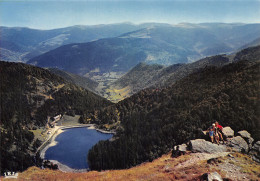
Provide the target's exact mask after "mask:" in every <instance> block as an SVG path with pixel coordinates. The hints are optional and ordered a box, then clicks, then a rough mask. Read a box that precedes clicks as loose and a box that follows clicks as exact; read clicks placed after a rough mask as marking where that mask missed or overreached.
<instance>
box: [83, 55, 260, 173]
mask: <svg viewBox="0 0 260 181" xmlns="http://www.w3.org/2000/svg"><path fill="white" fill-rule="evenodd" d="M248 57H249V56H248ZM257 59H258V60H259V57H258V58H257ZM259 70H260V63H259V61H250V60H241V61H238V62H236V63H231V64H228V65H226V66H223V67H215V66H209V67H206V68H204V69H201V70H200V71H198V72H196V73H193V74H191V75H189V76H187V77H185V78H183V79H181V80H179V81H177V82H176V83H175V84H174V85H173V86H170V87H168V88H164V89H162V90H157V89H146V90H143V91H140V92H139V93H138V94H135V95H133V96H132V97H130V98H127V99H125V100H123V101H121V102H119V103H118V104H116V105H112V106H109V107H107V108H105V109H101V110H100V111H95V112H88V113H86V114H85V115H84V117H83V118H84V120H85V122H89V121H90V122H95V123H99V124H101V125H103V126H100V127H101V128H102V127H107V124H115V122H120V123H121V127H118V128H117V129H118V132H117V135H116V139H115V140H114V141H112V142H111V141H101V142H99V143H98V144H97V145H96V146H94V147H93V148H92V149H91V150H90V152H89V155H88V160H89V164H90V167H91V169H97V170H101V169H119V168H129V167H132V166H134V165H137V164H140V163H142V162H144V161H151V160H153V159H155V158H157V157H159V156H161V155H162V154H164V153H166V152H168V151H169V150H170V149H171V148H172V147H173V146H174V145H176V144H181V143H183V142H186V141H188V140H190V139H193V138H198V137H199V136H200V134H201V130H202V129H203V130H205V129H207V128H208V127H209V126H210V125H211V124H212V122H213V121H214V120H218V121H219V122H220V124H222V125H223V126H231V127H232V128H233V129H234V130H235V131H238V130H242V129H246V130H248V131H250V133H251V134H252V136H253V137H254V138H255V139H256V140H259V139H260V132H259V130H260V125H259V116H260V115H259V106H260V105H259V88H260V87H259V80H260V73H259Z"/></svg>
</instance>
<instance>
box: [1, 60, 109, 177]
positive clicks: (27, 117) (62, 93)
mask: <svg viewBox="0 0 260 181" xmlns="http://www.w3.org/2000/svg"><path fill="white" fill-rule="evenodd" d="M0 73H1V76H0V92H1V95H0V102H1V107H0V108H1V109H0V111H1V112H0V113H1V126H0V129H1V134H0V136H1V147H0V153H1V154H0V157H1V158H0V159H1V165H0V171H1V173H3V172H5V171H23V170H25V169H26V168H28V167H29V166H32V165H35V164H40V163H36V162H37V159H36V160H35V159H34V154H35V150H36V148H37V147H38V146H39V145H40V143H39V141H36V140H35V139H34V135H33V133H32V132H30V131H29V130H30V129H36V128H37V127H39V126H44V125H45V124H46V122H47V116H55V115H57V114H65V113H66V112H74V113H75V114H82V113H83V112H85V111H87V110H89V109H90V108H91V109H93V108H98V107H100V106H107V105H110V104H111V103H110V102H109V101H107V100H105V99H104V98H101V97H99V96H97V95H95V94H93V93H91V92H90V91H87V90H85V89H83V88H80V87H77V86H75V85H73V84H70V83H68V82H66V81H64V80H63V79H62V78H60V77H59V76H56V75H54V74H52V73H50V72H49V71H48V70H45V69H42V68H38V67H34V66H31V65H26V64H22V63H10V62H3V61H0Z"/></svg>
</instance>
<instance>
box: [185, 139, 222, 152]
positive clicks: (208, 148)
mask: <svg viewBox="0 0 260 181" xmlns="http://www.w3.org/2000/svg"><path fill="white" fill-rule="evenodd" d="M189 149H190V150H191V151H192V152H200V153H217V152H225V151H227V147H226V146H225V145H217V144H213V143H211V142H209V141H205V140H203V139H196V140H191V141H190V143H189Z"/></svg>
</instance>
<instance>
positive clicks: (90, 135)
mask: <svg viewBox="0 0 260 181" xmlns="http://www.w3.org/2000/svg"><path fill="white" fill-rule="evenodd" d="M112 136H113V134H105V133H101V132H98V131H96V130H95V129H87V128H86V127H84V128H71V129H66V130H64V132H62V133H61V134H59V135H58V136H57V137H56V138H55V141H56V142H57V144H56V145H55V146H53V147H50V148H48V149H47V150H46V152H45V158H44V159H46V160H57V161H59V162H60V163H62V164H64V165H67V166H69V167H70V168H73V169H86V168H89V166H88V163H87V155H88V151H89V150H90V149H91V148H92V147H93V146H94V145H95V144H96V143H97V142H99V141H100V140H107V139H110V138H112Z"/></svg>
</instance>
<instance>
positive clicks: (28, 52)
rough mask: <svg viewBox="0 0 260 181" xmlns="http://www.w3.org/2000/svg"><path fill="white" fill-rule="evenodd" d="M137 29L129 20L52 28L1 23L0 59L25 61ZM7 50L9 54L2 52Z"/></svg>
mask: <svg viewBox="0 0 260 181" xmlns="http://www.w3.org/2000/svg"><path fill="white" fill-rule="evenodd" d="M144 26H145V25H144ZM137 29H139V26H137V25H134V24H130V23H122V24H120V23H119V24H108V25H93V26H85V25H76V26H71V27H66V28H58V29H52V30H38V29H30V28H25V27H3V26H2V27H0V34H1V37H0V52H1V56H0V58H1V60H6V61H22V62H26V61H28V60H29V59H31V58H33V57H35V56H37V55H40V54H42V53H45V52H47V51H49V50H52V49H55V48H57V47H59V46H62V45H65V44H70V43H83V42H89V41H94V40H98V39H101V38H108V37H115V36H119V35H120V34H122V33H126V32H129V31H134V30H137ZM10 45H12V46H10ZM7 51H8V52H10V53H9V54H8V53H6V52H7ZM10 54H14V55H16V58H17V57H18V59H15V57H14V56H10Z"/></svg>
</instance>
